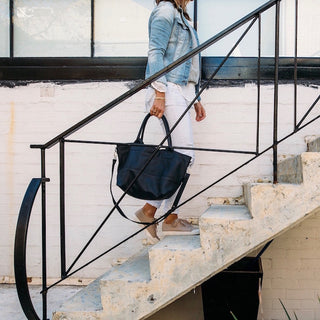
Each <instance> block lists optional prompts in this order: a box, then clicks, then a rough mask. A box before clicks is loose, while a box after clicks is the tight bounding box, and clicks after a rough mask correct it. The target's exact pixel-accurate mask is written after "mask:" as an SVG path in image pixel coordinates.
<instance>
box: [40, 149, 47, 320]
mask: <svg viewBox="0 0 320 320" xmlns="http://www.w3.org/2000/svg"><path fill="white" fill-rule="evenodd" d="M41 178H42V182H41V205H42V210H41V211H42V219H41V220H42V222H41V225H42V315H43V319H44V320H46V319H47V241H46V239H47V222H46V214H47V212H46V180H45V179H46V150H45V149H41Z"/></svg>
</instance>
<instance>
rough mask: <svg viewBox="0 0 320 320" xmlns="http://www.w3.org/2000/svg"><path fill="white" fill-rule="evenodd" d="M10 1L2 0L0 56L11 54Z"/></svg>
mask: <svg viewBox="0 0 320 320" xmlns="http://www.w3.org/2000/svg"><path fill="white" fill-rule="evenodd" d="M9 16H10V14H9V1H7V0H0V57H8V56H9V55H10V49H9V48H10V37H9Z"/></svg>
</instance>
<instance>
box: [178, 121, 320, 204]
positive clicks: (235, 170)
mask: <svg viewBox="0 0 320 320" xmlns="http://www.w3.org/2000/svg"><path fill="white" fill-rule="evenodd" d="M319 118H320V115H318V116H317V117H315V118H313V119H312V120H310V121H309V122H307V123H306V124H305V125H303V126H301V127H299V128H297V130H293V131H292V132H291V133H289V134H288V135H286V136H285V137H283V138H282V139H280V140H278V141H277V142H276V145H279V144H280V143H281V142H283V141H285V140H287V139H288V138H290V137H291V136H293V135H294V134H296V133H297V132H298V131H300V130H302V129H304V128H305V127H307V126H309V125H310V124H311V123H313V122H315V121H316V120H318V119H319ZM273 148H274V144H272V145H271V146H269V147H268V148H266V149H264V150H263V151H261V152H260V153H259V154H258V155H256V156H254V157H253V158H251V159H249V160H248V161H246V162H244V163H243V164H242V165H240V166H238V167H237V168H235V169H234V170H232V171H230V172H229V173H227V174H226V175H224V176H223V177H221V178H220V179H218V180H216V181H215V182H213V183H212V184H210V185H209V186H207V187H206V188H204V189H202V190H201V191H199V192H197V193H196V194H194V195H193V196H191V197H190V198H188V199H187V200H185V201H184V202H182V203H181V204H179V205H178V206H177V207H176V208H180V207H181V206H183V205H185V204H187V203H188V202H190V201H191V200H193V199H194V198H196V197H197V196H199V195H200V194H202V193H204V192H205V191H207V190H208V189H210V188H212V187H213V186H214V185H216V184H217V183H219V182H221V181H222V180H224V179H225V178H227V177H229V176H230V175H232V174H233V173H235V172H237V171H238V170H240V169H241V168H243V167H244V166H246V165H248V164H249V163H250V162H252V161H253V160H255V159H257V158H258V157H260V156H261V155H263V154H264V153H266V152H267V151H269V150H271V149H273Z"/></svg>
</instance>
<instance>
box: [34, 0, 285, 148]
mask: <svg viewBox="0 0 320 320" xmlns="http://www.w3.org/2000/svg"><path fill="white" fill-rule="evenodd" d="M280 1H281V0H270V1H268V2H267V3H265V4H264V5H262V6H260V7H259V8H257V9H256V10H253V11H252V12H251V13H249V14H247V15H246V16H245V17H243V18H242V19H239V20H238V21H237V22H235V23H233V24H232V25H231V26H229V27H227V28H225V29H224V30H222V31H221V32H219V33H218V34H216V35H215V36H213V37H212V38H210V39H208V40H207V41H205V42H204V43H202V44H201V45H199V46H198V47H197V48H195V49H193V50H191V51H190V52H189V53H187V54H185V55H184V56H182V57H181V58H179V59H177V60H176V61H175V62H173V63H171V64H170V65H168V66H166V67H165V68H163V69H162V70H160V71H158V72H157V73H155V74H154V75H153V76H151V77H149V78H148V79H146V80H144V81H143V82H142V83H141V84H139V85H137V86H135V87H134V88H132V89H130V90H129V91H127V92H126V93H124V94H122V95H121V96H119V97H118V98H116V99H114V100H113V101H111V102H110V103H108V104H107V105H105V106H104V107H102V108H100V109H99V110H97V111H96V112H94V113H92V114H91V115H89V116H88V117H86V118H84V119H83V120H81V121H80V122H78V123H76V124H75V125H73V126H72V127H70V128H69V129H67V130H65V131H64V132H62V133H61V134H59V135H57V136H56V137H54V138H53V139H51V140H50V141H48V142H47V143H45V144H41V145H39V144H33V145H31V148H38V149H49V148H51V147H52V146H54V145H55V144H57V143H58V142H59V141H60V140H61V139H62V138H67V137H68V136H70V135H71V134H72V133H75V132H76V131H78V130H79V129H81V128H82V127H84V126H85V125H87V124H89V123H90V122H92V121H93V120H95V119H97V118H98V117H100V116H101V115H103V114H104V113H106V112H107V111H109V110H111V109H113V108H114V107H115V106H117V105H118V104H120V103H121V102H123V101H125V100H126V99H128V98H130V97H131V96H133V95H134V94H136V93H137V92H139V91H140V90H142V89H144V88H146V87H147V86H148V85H150V84H151V83H152V82H153V81H155V80H157V79H158V78H160V77H161V76H162V75H164V74H165V73H167V72H169V71H171V70H173V69H174V68H176V67H177V66H179V65H180V64H182V63H183V62H185V61H186V60H188V59H190V58H192V57H193V56H195V55H196V54H198V53H200V52H202V51H203V50H205V49H207V48H208V47H210V46H211V45H213V44H214V43H216V42H218V41H219V40H221V39H223V38H225V37H226V36H227V35H228V34H230V33H232V32H233V31H235V30H237V29H239V28H240V27H241V26H243V25H245V24H246V23H247V22H249V21H251V20H252V19H253V18H255V17H257V15H258V14H259V13H263V12H265V11H266V10H268V9H269V8H271V7H272V6H274V5H275V4H277V3H279V2H280Z"/></svg>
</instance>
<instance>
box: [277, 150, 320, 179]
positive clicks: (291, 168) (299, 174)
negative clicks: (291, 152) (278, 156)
mask: <svg viewBox="0 0 320 320" xmlns="http://www.w3.org/2000/svg"><path fill="white" fill-rule="evenodd" d="M319 159H320V153H319V152H304V153H302V154H301V155H298V156H295V157H292V158H288V159H285V160H283V161H281V162H280V163H279V164H278V182H280V183H292V184H301V183H304V184H308V185H314V183H315V182H316V181H315V177H316V176H317V175H316V174H315V173H316V172H317V171H318V168H319V167H318V166H319V163H320V161H319Z"/></svg>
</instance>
